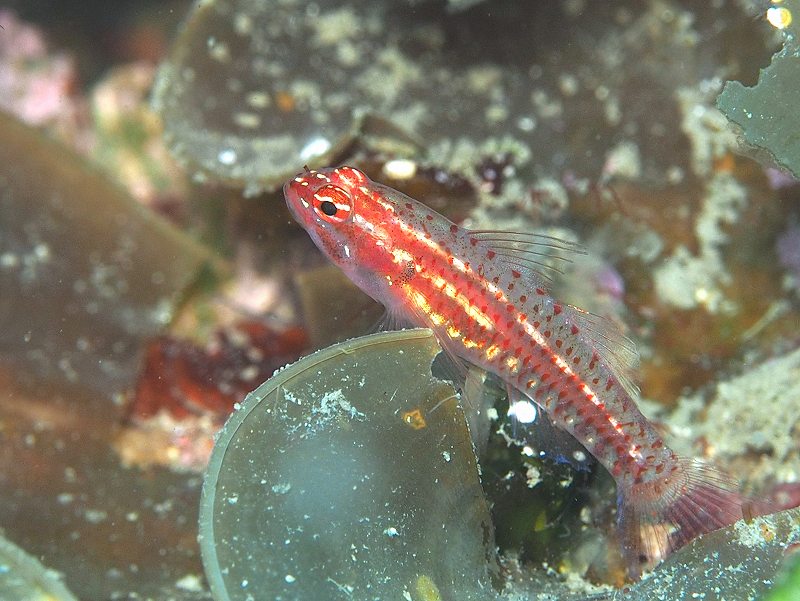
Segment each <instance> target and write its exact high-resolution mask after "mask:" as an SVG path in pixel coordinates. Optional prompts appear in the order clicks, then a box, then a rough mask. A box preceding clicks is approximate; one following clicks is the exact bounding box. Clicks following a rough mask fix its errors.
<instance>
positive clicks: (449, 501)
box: [200, 330, 496, 600]
mask: <svg viewBox="0 0 800 601" xmlns="http://www.w3.org/2000/svg"><path fill="white" fill-rule="evenodd" d="M439 352H440V349H439V347H438V345H437V344H436V341H435V339H434V338H433V336H432V334H431V333H430V331H428V330H406V331H402V332H385V333H380V334H375V335H372V336H366V337H364V338H359V339H355V340H351V341H348V342H344V343H341V344H338V345H335V346H333V347H330V348H328V349H325V350H323V351H320V352H317V353H315V354H313V355H311V356H309V357H306V358H305V359H302V360H301V361H299V362H298V363H295V364H294V365H292V366H290V367H288V368H286V369H285V370H283V371H281V372H280V373H278V374H277V375H276V376H275V377H273V378H272V379H270V380H269V381H267V382H266V383H264V384H263V385H262V386H260V387H259V388H258V389H257V390H256V391H255V392H253V393H252V394H251V395H250V396H249V397H248V398H247V399H246V400H245V402H244V404H243V406H242V408H241V409H240V410H239V411H238V412H237V413H235V414H234V415H233V416H232V417H231V419H230V420H229V422H228V423H227V424H226V425H225V427H224V429H223V430H222V432H221V434H220V436H219V439H218V440H217V443H216V446H215V448H214V452H213V455H212V458H211V463H210V465H209V470H208V473H207V475H206V479H205V484H204V487H203V500H202V504H201V512H200V535H201V548H202V551H203V560H204V563H205V567H206V573H207V575H208V579H209V582H210V584H211V588H212V591H213V593H214V595H215V598H216V599H218V600H228V599H230V600H237V599H242V600H244V599H252V598H256V599H404V598H405V599H438V598H442V599H481V600H485V599H491V598H495V596H496V595H495V593H494V592H493V585H492V581H493V578H492V577H493V575H494V574H495V566H496V563H495V561H496V560H495V555H494V543H493V535H492V532H493V530H492V525H491V520H490V517H489V513H488V506H487V503H486V501H485V499H484V496H483V491H482V489H481V486H480V482H479V480H478V472H477V466H476V463H475V456H474V453H473V451H472V445H471V442H470V437H469V432H468V430H467V428H466V425H465V420H464V414H463V413H462V411H461V409H460V408H459V406H458V404H457V400H456V397H455V395H454V392H453V389H452V388H451V387H450V386H449V385H447V384H445V383H443V382H441V381H438V380H436V379H434V378H432V377H431V376H430V365H431V362H432V361H433V359H434V357H435V356H436V354H437V353H439Z"/></svg>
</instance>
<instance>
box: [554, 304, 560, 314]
mask: <svg viewBox="0 0 800 601" xmlns="http://www.w3.org/2000/svg"><path fill="white" fill-rule="evenodd" d="M559 313H561V305H558V304H556V305H553V315H558V314H559Z"/></svg>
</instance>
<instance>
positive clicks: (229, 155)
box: [217, 148, 236, 165]
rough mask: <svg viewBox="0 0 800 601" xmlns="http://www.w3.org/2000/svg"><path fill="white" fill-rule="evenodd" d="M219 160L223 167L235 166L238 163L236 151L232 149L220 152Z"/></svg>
mask: <svg viewBox="0 0 800 601" xmlns="http://www.w3.org/2000/svg"><path fill="white" fill-rule="evenodd" d="M217 160H218V161H219V162H220V163H222V164H223V165H233V164H234V163H235V162H236V151H235V150H233V149H232V148H226V149H225V150H220V151H219V154H218V155H217Z"/></svg>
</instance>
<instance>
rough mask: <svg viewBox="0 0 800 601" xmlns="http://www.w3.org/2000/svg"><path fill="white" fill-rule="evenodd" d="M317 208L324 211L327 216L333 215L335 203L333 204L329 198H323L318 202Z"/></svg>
mask: <svg viewBox="0 0 800 601" xmlns="http://www.w3.org/2000/svg"><path fill="white" fill-rule="evenodd" d="M319 210H320V211H322V212H323V213H325V214H326V215H327V216H328V217H333V216H334V215H336V210H337V209H336V205H335V204H333V203H332V202H331V201H330V200H323V201H322V202H321V203H319Z"/></svg>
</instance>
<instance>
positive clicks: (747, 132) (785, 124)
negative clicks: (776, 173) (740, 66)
mask: <svg viewBox="0 0 800 601" xmlns="http://www.w3.org/2000/svg"><path fill="white" fill-rule="evenodd" d="M770 10H786V11H788V14H790V15H791V20H790V23H789V24H788V26H787V27H786V28H785V29H783V30H782V33H783V34H784V42H783V47H782V48H781V50H779V51H778V52H777V53H775V55H774V56H773V57H772V62H771V63H770V65H769V67H767V68H766V69H763V70H762V71H761V73H760V75H759V78H758V84H757V85H755V86H754V87H752V88H748V87H745V86H744V85H742V84H741V83H740V82H738V81H729V82H727V83H726V84H725V87H724V88H723V90H722V93H721V94H720V95H719V97H718V98H717V107H718V108H719V109H720V110H721V111H722V112H723V113H725V115H726V116H727V117H728V119H730V120H731V121H732V122H734V123H735V124H736V125H738V126H739V127H740V128H741V131H742V137H743V138H744V140H745V142H747V144H749V145H751V146H754V147H755V148H757V149H760V150H761V151H763V152H766V153H767V154H768V155H769V156H770V157H771V158H772V160H774V161H775V162H777V163H778V164H780V165H782V166H783V167H785V168H786V169H788V170H789V171H791V172H792V173H793V174H794V176H795V177H800V120H799V119H798V118H797V91H798V90H800V45H798V34H799V33H800V0H786V2H782V3H781V4H780V7H777V6H776V7H773V8H772V9H770Z"/></svg>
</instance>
